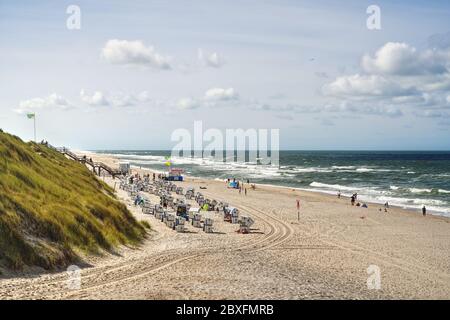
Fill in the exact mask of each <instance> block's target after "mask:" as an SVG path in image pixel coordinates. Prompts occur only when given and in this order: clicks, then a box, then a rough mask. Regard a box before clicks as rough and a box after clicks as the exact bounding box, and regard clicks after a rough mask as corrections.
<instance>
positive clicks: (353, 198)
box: [350, 195, 356, 206]
mask: <svg viewBox="0 0 450 320" xmlns="http://www.w3.org/2000/svg"><path fill="white" fill-rule="evenodd" d="M355 200H356V198H355V195H352V197H351V198H350V202H351V203H352V206H354V205H355Z"/></svg>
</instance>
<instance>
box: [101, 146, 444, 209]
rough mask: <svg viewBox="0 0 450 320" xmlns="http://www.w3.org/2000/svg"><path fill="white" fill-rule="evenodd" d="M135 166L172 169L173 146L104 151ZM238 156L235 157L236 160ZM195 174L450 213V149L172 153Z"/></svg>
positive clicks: (175, 160)
mask: <svg viewBox="0 0 450 320" xmlns="http://www.w3.org/2000/svg"><path fill="white" fill-rule="evenodd" d="M95 152H98V153H104V154H109V155H112V156H115V157H117V158H119V159H121V161H127V162H129V163H130V164H131V166H134V167H141V168H151V169H153V170H157V171H160V172H164V171H167V170H168V165H167V162H168V158H169V157H170V155H171V152H170V151H164V150H157V151H156V150H147V151H146V150H140V151H133V150H102V151H98V150H96V151H95ZM233 160H234V159H233ZM170 163H171V167H176V168H182V169H184V172H185V173H186V174H187V175H190V176H194V177H204V178H212V179H216V180H224V179H227V178H236V179H239V180H244V181H246V180H247V179H248V180H250V182H251V183H261V184H267V185H277V186H285V187H290V188H297V189H301V190H310V191H315V192H322V193H328V194H333V195H336V194H337V193H338V192H341V194H342V195H344V196H350V195H351V194H353V193H355V192H356V193H358V199H359V200H360V201H367V202H372V203H380V204H384V203H385V202H388V203H389V205H392V206H398V207H402V208H406V209H412V210H416V211H417V212H420V209H421V208H422V206H424V205H425V206H426V208H427V211H428V212H429V213H432V214H437V215H443V216H448V217H450V151H420V152H418V151H280V154H279V165H277V166H272V165H262V164H259V162H258V161H256V162H245V161H241V162H238V161H217V160H214V158H213V157H203V158H201V157H170Z"/></svg>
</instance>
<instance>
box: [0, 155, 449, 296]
mask: <svg viewBox="0 0 450 320" xmlns="http://www.w3.org/2000/svg"><path fill="white" fill-rule="evenodd" d="M88 156H91V157H92V158H93V159H94V160H95V161H103V162H105V163H108V164H109V165H111V166H117V162H118V160H117V159H114V158H111V157H108V156H105V155H98V154H93V153H92V154H88ZM133 172H140V173H143V172H144V171H142V170H138V169H133ZM148 172H149V171H145V173H148ZM102 179H103V180H104V181H105V182H107V183H108V184H110V185H111V186H113V187H115V189H116V190H117V196H118V198H119V199H120V200H121V201H123V202H124V203H126V204H127V206H128V207H129V209H130V210H131V211H132V213H133V214H134V215H135V216H136V218H137V219H138V220H146V221H148V222H149V223H150V224H151V227H152V232H151V234H150V235H149V237H148V239H147V240H146V241H145V242H144V243H143V244H142V245H141V246H140V247H139V248H124V247H122V248H119V249H118V250H117V252H115V253H114V254H111V253H108V254H105V255H103V256H96V257H92V256H91V257H85V259H84V262H85V263H84V265H83V266H81V267H82V270H81V288H80V289H76V290H73V289H69V288H68V287H67V273H66V272H65V271H62V272H55V273H42V272H40V273H39V272H37V271H38V270H36V272H34V273H33V272H30V273H26V274H22V275H17V274H14V275H13V274H11V275H6V276H5V277H4V278H2V279H1V280H0V284H1V286H0V299H449V298H450V272H449V270H450V255H449V252H450V219H448V218H445V217H438V216H432V215H427V216H426V217H423V216H422V215H421V214H420V213H419V212H412V211H407V210H403V209H400V208H390V209H389V212H388V213H385V212H384V211H381V212H380V211H379V209H380V208H382V206H381V205H377V204H369V208H367V209H365V208H360V207H352V206H351V205H350V201H349V200H348V199H347V198H342V199H338V198H337V197H333V196H331V195H326V194H319V193H312V192H307V191H300V190H294V189H289V188H281V187H272V186H261V185H257V186H256V189H255V190H251V189H250V188H248V192H247V195H245V194H244V192H242V193H241V194H240V193H239V191H238V190H233V189H228V188H227V187H226V184H225V183H224V182H222V181H215V180H207V179H200V178H192V177H187V179H186V180H185V181H184V182H177V184H179V185H181V186H183V187H185V188H186V187H195V188H196V190H200V186H202V187H205V188H206V189H203V190H201V192H202V193H203V194H204V195H205V196H207V197H208V198H210V199H216V200H220V201H225V202H227V203H229V204H230V205H231V206H235V207H237V208H238V209H239V210H240V211H241V213H242V214H245V215H249V216H251V217H253V219H254V220H255V224H254V225H253V226H252V232H251V233H250V234H239V233H237V232H236V230H237V228H238V226H237V225H233V224H230V223H227V222H224V221H223V218H222V216H221V215H220V214H217V213H212V212H210V213H208V215H210V216H211V217H212V218H213V219H214V225H215V230H216V232H215V233H212V234H207V233H204V232H202V231H201V230H200V229H195V228H193V227H192V226H188V232H186V233H177V232H175V231H174V230H171V229H169V228H167V227H166V226H165V225H164V224H163V223H162V222H160V221H158V220H156V219H155V218H154V216H151V215H145V214H143V213H142V212H141V210H140V208H139V207H136V206H134V204H133V202H132V199H131V198H130V197H129V196H128V194H127V193H126V192H125V191H123V190H119V188H118V186H117V184H118V179H115V180H113V179H112V178H110V177H103V178H102ZM148 197H149V198H150V199H151V200H152V201H154V202H157V201H158V199H157V197H156V196H154V195H148ZM297 199H299V200H300V203H301V210H300V219H299V220H298V217H297V209H296V200H297ZM372 265H375V266H376V267H377V268H379V270H380V280H381V287H380V289H369V288H368V284H367V279H368V278H369V277H370V275H369V274H368V271H367V270H368V268H369V266H372ZM372 268H373V267H372ZM369 270H373V269H370V268H369ZM9 276H10V277H9Z"/></svg>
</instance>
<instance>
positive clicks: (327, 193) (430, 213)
mask: <svg viewBox="0 0 450 320" xmlns="http://www.w3.org/2000/svg"><path fill="white" fill-rule="evenodd" d="M86 152H87V153H88V154H95V155H96V156H99V157H105V159H108V158H110V161H111V159H114V160H115V161H117V162H120V161H121V160H123V159H120V158H118V157H115V156H114V155H113V154H104V153H96V152H95V151H86ZM131 168H132V169H134V170H142V171H148V172H151V173H153V172H154V173H157V174H158V173H165V172H164V171H160V170H156V169H152V168H148V167H143V166H137V165H131ZM183 176H184V177H186V178H189V179H200V180H201V179H206V180H211V181H218V182H224V181H223V180H222V179H220V178H211V177H201V176H194V175H186V174H185V175H183ZM251 184H254V185H256V186H260V187H272V188H281V189H288V190H297V191H301V192H308V193H313V194H320V195H324V196H327V197H331V198H336V199H338V198H337V194H334V193H332V191H326V190H318V189H307V188H301V187H294V186H284V185H277V184H266V183H257V182H256V183H251ZM358 198H359V199H361V200H360V201H359V202H361V204H363V203H365V204H367V205H370V206H377V207H379V208H381V209H382V210H383V212H384V203H383V202H382V201H381V200H380V201H379V202H377V201H376V200H375V199H369V200H366V198H365V197H364V196H361V195H358ZM341 199H346V200H347V199H348V200H349V201H350V195H348V194H346V193H344V192H342V193H341ZM357 202H358V201H357ZM389 209H396V210H405V211H407V212H410V213H415V214H418V215H420V216H422V211H421V208H420V207H419V208H414V207H408V206H404V205H399V204H391V203H389V208H388V211H389ZM427 216H433V217H441V218H445V219H449V221H450V215H448V213H446V212H444V211H437V210H433V209H429V207H428V206H427Z"/></svg>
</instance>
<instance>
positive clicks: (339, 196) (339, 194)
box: [337, 190, 341, 199]
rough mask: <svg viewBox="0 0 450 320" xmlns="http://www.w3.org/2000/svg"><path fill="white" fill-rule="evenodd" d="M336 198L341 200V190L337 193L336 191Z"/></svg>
mask: <svg viewBox="0 0 450 320" xmlns="http://www.w3.org/2000/svg"><path fill="white" fill-rule="evenodd" d="M337 197H338V199H340V198H341V190H339V191H338V193H337Z"/></svg>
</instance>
